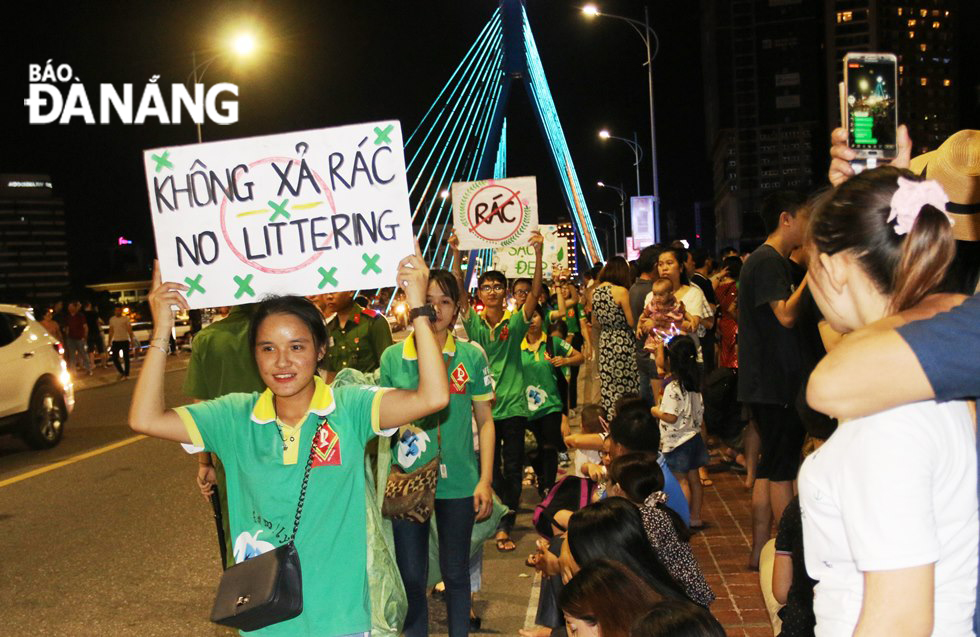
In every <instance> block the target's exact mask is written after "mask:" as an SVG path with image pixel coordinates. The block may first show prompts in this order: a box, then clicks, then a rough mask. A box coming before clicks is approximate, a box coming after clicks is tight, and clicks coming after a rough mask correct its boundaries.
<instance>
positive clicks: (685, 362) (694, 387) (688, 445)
mask: <svg viewBox="0 0 980 637" xmlns="http://www.w3.org/2000/svg"><path fill="white" fill-rule="evenodd" d="M662 351H663V347H662V346H661V353H660V354H658V359H660V361H662V362H663V363H665V364H666V370H667V371H668V372H669V373H670V374H672V376H673V378H672V379H671V380H670V382H669V383H668V384H667V386H666V387H665V388H664V394H663V398H662V399H661V401H660V405H659V406H658V407H652V408H651V409H650V413H651V414H652V415H653V417H654V418H657V419H659V420H660V451H661V452H662V453H663V454H664V457H666V459H667V466H668V467H670V470H671V472H672V473H673V474H674V476H675V477H676V478H677V481H678V482H679V483H680V485H681V489H682V490H683V492H684V496H685V497H686V498H687V501H688V502H689V503H690V506H691V530H693V531H698V530H701V529H703V528H704V523H703V522H702V521H701V499H702V487H701V479H700V477H699V476H698V467H703V466H705V465H707V464H708V448H707V446H706V445H705V444H704V439H703V438H702V437H701V424H702V421H703V419H704V402H703V401H702V400H701V393H700V391H699V390H700V388H701V368H700V366H699V365H698V361H697V346H696V345H695V344H694V341H693V340H692V339H691V338H690V337H688V336H677V337H674V338H673V339H671V341H670V343H669V345H668V346H667V352H666V357H665V356H664V355H663V353H662Z"/></svg>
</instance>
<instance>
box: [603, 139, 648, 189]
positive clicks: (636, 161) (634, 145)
mask: <svg viewBox="0 0 980 637" xmlns="http://www.w3.org/2000/svg"><path fill="white" fill-rule="evenodd" d="M599 138H600V139H618V140H619V141H621V142H623V143H625V144H628V145H629V147H630V150H632V151H633V167H634V168H635V169H636V196H637V197H639V196H640V195H641V194H642V192H641V191H640V162H641V161H643V147H642V146H640V143H639V142H638V141H636V131H633V140H632V141H630V140H628V139H626V138H625V137H617V136H616V135H613V134H611V133H610V132H609V130H608V129H605V128H603V129H602V130H601V131H599Z"/></svg>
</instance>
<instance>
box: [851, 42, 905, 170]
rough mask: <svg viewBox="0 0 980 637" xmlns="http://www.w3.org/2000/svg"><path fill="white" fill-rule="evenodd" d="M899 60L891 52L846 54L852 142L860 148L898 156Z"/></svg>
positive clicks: (852, 145)
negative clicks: (881, 53)
mask: <svg viewBox="0 0 980 637" xmlns="http://www.w3.org/2000/svg"><path fill="white" fill-rule="evenodd" d="M895 64H896V62H895V57H894V56H891V55H874V54H869V55H867V56H863V55H848V56H847V57H846V58H845V61H844V65H845V76H846V82H847V86H846V90H847V98H846V99H847V120H848V121H847V132H848V145H849V146H850V147H851V148H853V149H855V150H857V151H879V152H873V153H869V154H873V155H877V156H883V157H894V156H895V148H896V147H895V137H896V131H897V128H898V119H897V113H896V111H897V106H898V86H897V85H896V84H897V83H896V81H895V75H896V73H895Z"/></svg>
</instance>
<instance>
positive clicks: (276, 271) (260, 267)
mask: <svg viewBox="0 0 980 637" xmlns="http://www.w3.org/2000/svg"><path fill="white" fill-rule="evenodd" d="M274 161H288V162H292V163H294V164H298V163H300V161H299V160H298V159H291V158H289V157H266V158H265V159H259V160H256V161H254V162H252V163H251V164H249V165H248V167H249V169H251V168H253V167H255V166H260V165H262V164H270V163H272V162H274ZM311 172H313V171H311ZM313 178H314V179H316V182H317V184H319V186H320V188H322V189H323V193H324V195H325V196H326V198H327V205H328V206H330V210H331V212H333V213H336V212H337V206H336V205H335V204H334V201H333V193H332V192H331V191H330V189H329V188H327V184H326V182H325V181H323V179H322V178H321V177H320V175H319V174H317V173H316V172H313ZM227 206H228V198H227V197H225V198H224V199H222V200H221V217H220V219H221V235H222V236H223V237H224V239H225V243H226V244H228V247H229V248H231V251H232V252H233V253H234V255H235V256H236V257H238V259H239V260H240V261H241V262H242V263H244V264H245V265H247V266H250V267H253V268H255V269H256V270H258V271H259V272H265V273H266V274H288V273H290V272H296V271H297V270H302V269H303V268H305V267H307V266H309V265H310V264H311V263H313V262H314V261H316V260H317V259H319V258H320V257H322V256H323V253H324V251H323V250H319V251H315V252H314V253H313V255H312V256H310V258H309V259H307V260H306V261H303V262H302V263H300V264H299V265H296V266H293V267H290V268H269V267H266V266H264V265H259V264H258V263H255V262H254V261H250V260H249V259H248V258H247V257H246V256H245V255H244V254H242V253H241V251H240V250H239V249H238V248H236V247H235V244H234V243H232V240H231V235H230V234H229V233H228V226H227V224H226V222H225V210H226V208H227ZM331 236H332V235H329V234H328V235H327V239H328V240H329V239H330V237H331ZM311 241H312V239H311Z"/></svg>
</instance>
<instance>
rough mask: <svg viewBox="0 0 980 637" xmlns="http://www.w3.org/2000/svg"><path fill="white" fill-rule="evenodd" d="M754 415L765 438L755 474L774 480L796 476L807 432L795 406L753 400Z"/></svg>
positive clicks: (760, 436)
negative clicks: (761, 402)
mask: <svg viewBox="0 0 980 637" xmlns="http://www.w3.org/2000/svg"><path fill="white" fill-rule="evenodd" d="M752 416H753V418H754V420H755V426H756V427H757V428H758V431H759V438H760V439H761V441H762V445H761V446H762V449H761V452H762V453H761V456H762V457H761V458H760V459H759V467H758V469H757V470H756V477H757V478H760V479H762V480H771V481H773V482H789V481H791V480H795V479H796V474H797V472H798V471H799V469H800V454H801V452H802V450H803V438H804V437H805V435H806V431H805V430H804V429H803V423H802V422H801V421H800V415H799V414H798V413H797V411H796V408H795V406H794V405H763V404H759V403H753V404H752Z"/></svg>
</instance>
